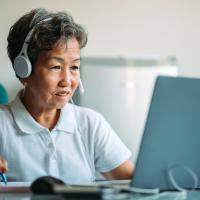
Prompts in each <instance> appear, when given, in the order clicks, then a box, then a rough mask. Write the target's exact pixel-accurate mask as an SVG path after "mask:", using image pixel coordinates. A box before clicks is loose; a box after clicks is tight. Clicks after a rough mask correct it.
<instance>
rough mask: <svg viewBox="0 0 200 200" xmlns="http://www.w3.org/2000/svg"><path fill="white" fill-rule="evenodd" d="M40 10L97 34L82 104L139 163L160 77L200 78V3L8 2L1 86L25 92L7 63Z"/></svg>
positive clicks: (1, 37)
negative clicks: (17, 33)
mask: <svg viewBox="0 0 200 200" xmlns="http://www.w3.org/2000/svg"><path fill="white" fill-rule="evenodd" d="M36 7H44V8H47V9H50V10H56V11H58V10H64V11H68V12H69V13H71V14H72V16H73V17H74V19H75V21H76V22H78V23H80V24H82V25H83V26H84V27H85V28H86V30H87V31H88V34H89V41H88V44H87V46H86V47H85V48H84V49H83V51H82V59H83V61H82V67H81V73H82V82H83V85H84V88H85V93H84V94H83V95H79V94H76V96H75V101H76V102H77V104H80V105H83V106H87V107H90V108H93V109H95V110H97V111H99V112H100V113H102V114H103V115H104V116H105V118H106V119H107V121H108V122H109V123H110V124H111V125H112V127H113V128H114V130H115V131H116V132H117V134H118V135H119V136H120V138H121V139H122V140H123V141H124V143H125V144H126V145H127V146H128V147H129V148H130V149H131V151H132V152H133V156H132V159H133V160H134V161H135V159H136V157H137V152H138V147H139V143H140V140H141V136H142V132H143V129H144V124H145V119H146V116H147V113H148V107H149V102H150V99H151V95H152V91H153V86H154V82H155V79H156V77H157V75H160V74H161V75H162V74H164V75H172V76H177V75H178V76H192V77H200V59H199V52H200V40H199V36H200V12H199V10H200V1H199V0H173V1H163V0H123V1H119V0H101V1H100V0H84V1H83V0H56V1H52V0H43V1H40V0H34V1H32V0H18V1H13V0H1V2H0V13H1V18H0V24H1V26H0V46H1V48H0V58H1V66H0V83H1V84H3V85H4V86H5V88H6V90H7V92H8V97H9V100H12V99H13V98H14V97H15V95H16V93H17V91H18V90H19V89H20V88H21V87H22V86H21V84H20V83H19V81H18V79H17V78H15V74H14V72H13V69H12V66H11V63H10V61H9V59H8V57H7V52H6V46H7V40H6V38H7V35H8V31H9V28H10V26H11V25H12V24H13V23H14V22H15V21H16V20H17V19H18V18H19V17H21V16H22V15H23V14H24V13H25V12H28V11H30V10H31V9H33V8H36Z"/></svg>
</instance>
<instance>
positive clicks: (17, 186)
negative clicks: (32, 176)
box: [0, 182, 31, 193]
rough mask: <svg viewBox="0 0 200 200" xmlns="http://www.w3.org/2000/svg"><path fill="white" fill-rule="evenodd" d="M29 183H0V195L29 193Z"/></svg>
mask: <svg viewBox="0 0 200 200" xmlns="http://www.w3.org/2000/svg"><path fill="white" fill-rule="evenodd" d="M30 185H31V183H30V182H8V183H7V184H5V183H3V182H0V193H7V192H9V193H11V192H13V193H21V192H22V193H26V192H30Z"/></svg>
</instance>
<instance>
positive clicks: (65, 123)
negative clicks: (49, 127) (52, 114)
mask: <svg viewBox="0 0 200 200" xmlns="http://www.w3.org/2000/svg"><path fill="white" fill-rule="evenodd" d="M74 107H75V106H74V105H72V104H70V103H67V104H66V105H65V106H64V107H63V108H62V109H61V114H60V118H59V120H58V123H57V126H56V127H55V129H56V130H59V131H64V132H66V133H74V132H75V131H76V127H77V122H76V120H77V119H76V113H75V108H74Z"/></svg>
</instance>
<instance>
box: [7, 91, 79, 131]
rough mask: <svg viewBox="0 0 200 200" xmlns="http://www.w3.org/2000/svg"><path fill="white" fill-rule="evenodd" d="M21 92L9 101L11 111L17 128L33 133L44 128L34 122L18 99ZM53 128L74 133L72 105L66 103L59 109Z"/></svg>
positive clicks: (74, 122) (74, 120)
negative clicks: (56, 121)
mask: <svg viewBox="0 0 200 200" xmlns="http://www.w3.org/2000/svg"><path fill="white" fill-rule="evenodd" d="M20 95H21V92H19V93H18V94H17V96H16V98H15V99H14V100H13V101H12V102H11V103H10V107H11V111H12V113H13V117H14V120H15V122H16V124H17V126H18V128H19V129H20V130H21V131H22V132H23V133H28V134H33V133H38V132H40V131H42V130H43V129H46V128H45V127H43V126H41V125H40V124H39V123H38V122H36V121H35V120H34V119H33V117H32V116H31V115H30V113H29V112H28V111H27V110H26V108H25V106H24V104H23V103H22V101H21V99H20ZM53 130H58V131H64V132H66V133H74V132H75V130H76V115H75V110H74V105H71V104H69V103H68V104H66V105H65V106H64V108H62V109H61V114H60V118H59V120H58V123H57V125H56V126H55V128H54V129H53Z"/></svg>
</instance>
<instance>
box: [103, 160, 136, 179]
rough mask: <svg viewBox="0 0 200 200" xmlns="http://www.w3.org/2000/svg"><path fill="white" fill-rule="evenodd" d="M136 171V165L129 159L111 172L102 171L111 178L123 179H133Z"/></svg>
mask: <svg viewBox="0 0 200 200" xmlns="http://www.w3.org/2000/svg"><path fill="white" fill-rule="evenodd" d="M133 172H134V165H133V163H132V162H131V161H130V160H127V161H126V162H124V163H123V164H121V165H120V166H119V167H117V168H115V169H113V170H112V171H110V172H102V173H101V174H102V175H103V176H104V177H105V178H107V179H109V180H120V179H121V180H122V179H132V176H133Z"/></svg>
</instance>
